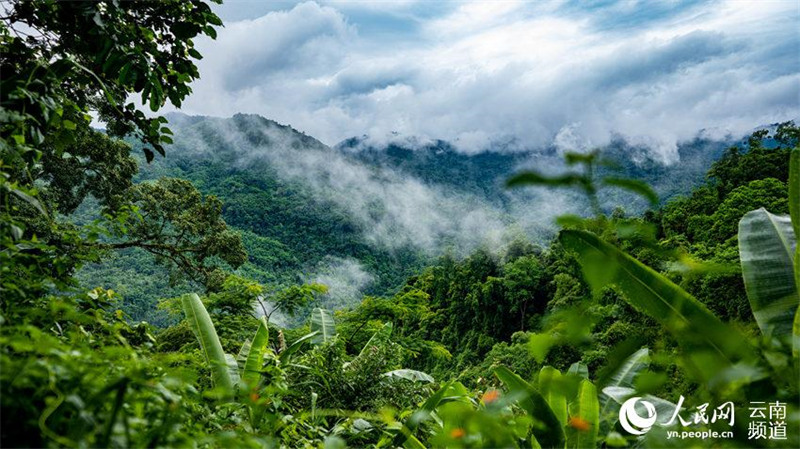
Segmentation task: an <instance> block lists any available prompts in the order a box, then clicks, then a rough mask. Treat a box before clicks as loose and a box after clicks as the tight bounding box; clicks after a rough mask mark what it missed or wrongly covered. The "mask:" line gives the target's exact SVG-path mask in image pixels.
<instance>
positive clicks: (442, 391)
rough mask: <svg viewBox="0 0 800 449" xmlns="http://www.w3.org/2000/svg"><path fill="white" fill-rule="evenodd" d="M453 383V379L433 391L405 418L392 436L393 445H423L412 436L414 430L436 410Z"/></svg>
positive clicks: (409, 446)
mask: <svg viewBox="0 0 800 449" xmlns="http://www.w3.org/2000/svg"><path fill="white" fill-rule="evenodd" d="M453 385H454V382H453V381H450V382H447V383H445V384H444V385H442V387H441V388H439V390H437V391H436V393H433V394H432V395H431V396H430V397H429V398H428V399H426V400H425V402H424V403H423V404H422V407H420V409H419V410H417V411H416V412H414V413H413V414H412V415H411V416H409V417H408V418H407V419H406V421H405V422H404V423H403V424H402V426H401V427H400V429H399V431H398V434H397V435H395V437H394V441H393V442H392V444H393V446H395V447H398V446H402V447H405V448H418V447H425V446H424V445H422V443H420V441H419V440H418V439H417V438H416V437H415V436H414V431H415V430H416V429H417V427H419V425H420V424H421V423H422V422H423V421H426V420H427V419H428V418H429V417H430V416H431V413H433V411H434V410H436V407H438V406H439V404H440V403H441V402H442V400H443V399H444V398H445V395H446V394H447V393H448V392H449V391H450V389H451V387H453Z"/></svg>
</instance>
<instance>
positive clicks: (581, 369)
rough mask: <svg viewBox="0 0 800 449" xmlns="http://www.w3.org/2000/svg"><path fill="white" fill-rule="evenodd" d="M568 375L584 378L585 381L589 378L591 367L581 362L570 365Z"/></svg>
mask: <svg viewBox="0 0 800 449" xmlns="http://www.w3.org/2000/svg"><path fill="white" fill-rule="evenodd" d="M567 374H572V375H573V376H578V377H582V378H584V379H588V378H589V367H588V366H586V364H584V363H581V362H575V363H573V364H572V365H570V367H569V369H568V370H567Z"/></svg>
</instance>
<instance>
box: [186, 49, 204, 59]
mask: <svg viewBox="0 0 800 449" xmlns="http://www.w3.org/2000/svg"><path fill="white" fill-rule="evenodd" d="M189 56H191V57H193V58H194V59H203V55H201V54H200V52H199V51H197V50H195V49H194V48H190V49H189Z"/></svg>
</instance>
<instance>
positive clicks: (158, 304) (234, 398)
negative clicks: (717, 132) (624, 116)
mask: <svg viewBox="0 0 800 449" xmlns="http://www.w3.org/2000/svg"><path fill="white" fill-rule="evenodd" d="M100 5H102V6H100ZM9 8H10V9H8V10H7V14H9V15H10V16H9V17H7V18H3V19H2V22H0V42H1V45H2V48H1V49H0V50H2V51H0V54H2V58H0V64H2V65H1V66H0V70H1V71H2V73H3V79H2V86H1V87H2V88H0V104H1V105H2V114H0V192H2V194H0V215H2V220H0V368H1V369H0V407H2V410H1V412H2V413H0V445H2V446H3V447H204V448H206V447H207V448H216V447H235V448H244V447H287V448H288V447H291V448H294V447H326V448H341V447H404V448H414V449H417V448H424V447H487V448H497V447H517V448H534V447H541V448H566V447H569V448H596V447H671V446H682V443H683V442H682V441H680V440H675V439H670V438H669V437H668V435H667V432H672V431H683V430H691V431H705V432H708V439H707V440H706V441H709V442H710V444H711V445H713V446H714V447H752V446H754V445H758V446H760V447H787V448H788V447H800V433H797V432H794V431H793V430H792V429H797V428H798V427H800V408H799V407H798V404H800V383H799V382H798V379H800V313H799V312H798V310H799V309H800V308H799V307H798V304H799V303H800V294H798V286H800V247H799V246H798V245H797V239H796V236H797V235H798V234H800V148H799V147H798V141H799V139H800V129H798V127H797V126H795V125H794V124H793V123H784V124H781V125H777V126H775V127H773V128H772V130H771V131H759V132H757V133H755V134H753V136H752V137H751V138H750V139H748V140H747V141H746V142H745V143H744V145H742V146H732V147H730V148H729V149H728V150H727V151H726V152H724V154H723V155H722V157H721V158H719V160H717V161H716V162H713V163H710V164H709V165H708V167H707V168H704V170H707V173H706V177H705V178H704V179H703V180H702V181H701V182H700V183H699V185H697V186H696V187H694V188H693V189H688V190H686V191H684V192H683V194H681V195H677V196H675V197H673V198H671V199H669V200H667V201H663V200H662V199H661V198H660V197H659V194H658V191H656V190H654V189H653V188H652V187H651V186H650V185H648V182H645V181H642V180H641V179H631V178H630V177H628V175H629V173H628V174H626V172H625V170H626V168H625V167H626V166H627V170H633V169H634V168H635V167H638V169H640V170H643V171H644V172H649V171H653V172H660V173H662V174H664V173H670V172H669V170H670V169H667V168H658V167H657V166H650V168H647V167H648V165H647V164H645V165H636V164H633V165H628V164H627V163H623V167H622V172H620V171H614V170H611V169H610V168H609V163H608V161H607V159H608V156H609V155H610V154H612V155H613V154H614V152H613V151H611V152H610V153H609V151H606V152H603V151H595V152H581V153H575V152H566V153H564V154H563V163H561V164H560V165H559V166H558V168H559V170H557V171H552V170H549V168H551V167H550V166H549V165H546V166H544V165H539V166H536V164H532V165H527V166H526V165H525V164H520V165H514V166H513V173H506V170H507V167H506V166H504V165H503V164H505V162H503V163H501V161H506V160H508V159H509V158H512V159H513V158H515V157H517V156H513V157H512V156H508V155H502V154H498V155H484V156H466V155H458V154H455V153H452V152H448V151H444V152H439V151H438V150H439V149H441V148H439V149H436V148H427V149H422V152H421V153H417V152H413V153H412V152H408V151H405V150H401V149H397V148H395V149H390V150H388V151H387V152H385V153H380V154H371V153H369V151H371V150H365V151H367V153H359V152H355V153H353V151H352V150H353V149H352V148H351V149H350V150H347V149H345V148H338V149H331V148H328V147H325V146H324V145H321V144H320V143H319V142H317V141H315V140H313V139H312V138H310V137H308V136H303V135H301V134H298V133H295V132H293V131H291V130H289V129H288V128H286V127H281V126H279V125H277V124H275V123H273V122H268V121H266V120H265V119H262V118H260V117H255V116H242V115H239V116H236V117H234V118H232V119H206V118H191V117H173V119H172V121H171V122H170V121H169V120H167V119H166V118H162V117H154V118H153V117H148V116H146V115H145V114H143V113H142V112H141V111H139V110H137V108H136V105H135V104H134V103H132V102H131V101H130V98H131V96H132V95H135V96H136V97H137V98H140V100H141V104H142V105H143V106H144V107H149V108H150V109H151V110H152V111H153V112H157V111H158V110H160V109H161V108H162V107H163V106H164V105H165V103H166V102H167V101H169V102H170V103H171V104H173V105H174V106H176V107H180V105H181V102H182V101H183V100H184V99H185V98H186V97H187V96H188V95H189V94H190V92H191V88H190V84H191V83H192V81H193V80H195V79H197V77H198V76H199V73H198V70H197V67H196V66H195V64H194V61H195V60H197V59H199V58H201V57H202V55H200V53H199V52H198V51H197V50H196V49H195V47H194V42H193V39H195V38H197V37H202V36H208V37H211V38H214V37H215V36H216V29H215V27H218V26H220V25H221V20H220V19H219V18H218V17H217V16H216V15H215V14H214V13H213V12H212V10H211V8H210V7H209V6H208V5H207V4H206V3H205V2H202V1H199V0H196V1H178V0H164V1H160V2H111V3H102V4H99V3H89V2H50V1H45V0H36V1H27V2H15V3H13V4H12V5H11V6H9ZM14 23H22V24H26V26H27V27H29V28H30V29H33V30H37V31H38V32H40V33H41V35H40V36H39V37H38V38H31V37H30V36H28V35H26V34H20V33H19V32H18V30H16V29H14V28H13V26H12V24H14ZM26 29H27V28H26ZM90 113H94V114H97V116H98V117H99V118H100V119H101V120H102V121H104V122H105V123H106V124H107V128H106V132H100V131H97V130H95V129H93V128H92V127H91V126H90V125H91V123H92V120H93V118H92V115H91V114H90ZM171 127H172V128H175V129H176V130H180V131H181V132H175V131H173V130H172V129H171ZM189 128H191V132H185V131H186V130H188V129H189ZM437 145H440V144H437ZM617 150H620V148H619V147H618V148H617ZM157 154H160V155H162V156H163V155H165V154H167V155H172V154H175V155H176V157H174V158H172V157H171V156H170V157H168V158H167V162H166V163H152V161H153V160H154V159H155V158H156V155H157ZM551 156H552V157H556V156H555V155H551ZM142 157H143V158H144V160H142ZM418 157H421V158H428V157H430V158H432V159H433V160H434V161H433V162H431V163H430V165H429V164H428V163H418V162H415V160H416V158H418ZM707 157H708V158H709V159H706V158H707ZM370 158H374V160H373V161H372V162H369V160H368V159H370ZM392 158H396V159H397V160H392ZM438 158H446V159H451V160H452V161H453V162H452V164H451V165H452V166H454V167H461V168H459V170H462V169H463V170H464V177H465V178H466V179H467V180H466V181H463V182H462V180H452V179H450V178H452V177H453V176H459V173H461V172H460V171H459V172H458V173H455V172H454V173H448V174H447V176H445V177H441V176H439V175H436V174H435V173H434V172H435V171H436V170H435V166H436V164H438V163H439V162H436V161H437V160H438ZM487 159H494V160H496V161H500V162H498V165H496V166H494V167H495V168H491V167H492V164H490V163H489V162H488V161H487ZM710 159H712V158H711V157H710V156H709V155H696V156H695V157H694V159H693V158H692V157H689V158H688V159H687V160H696V161H703V160H710ZM354 161H355V162H354ZM403 161H405V162H403ZM473 162H475V163H478V162H480V163H481V164H487V167H490V168H487V171H491V170H495V169H496V170H497V173H496V178H495V181H492V182H488V181H486V180H485V179H483V178H482V177H483V176H486V175H487V173H482V172H481V171H479V170H475V171H474V172H471V171H470V170H468V169H467V168H466V167H467V166H468V165H469V164H471V163H473ZM151 164H152V165H151ZM464 164H466V165H464ZM140 167H141V171H139V169H140ZM392 167H398V168H392ZM642 167H645V168H642ZM688 168H692V169H694V168H695V167H687V171H686V172H687V173H689V174H687V175H686V176H688V177H690V178H691V177H693V175H691V170H688ZM672 170H680V167H677V168H674V169H672ZM425 173H428V174H427V175H426V174H425ZM469 173H472V175H470V174H469ZM673 173H674V172H673ZM410 174H414V176H410ZM437 176H438V177H437ZM470 176H472V180H471V181H470V180H469V177H470ZM492 176H495V175H492ZM488 178H491V176H488ZM481 179H483V180H481ZM645 179H647V178H645ZM675 179H676V180H678V179H686V178H679V177H678V176H677V175H675ZM660 182H666V181H665V180H663V179H662V180H661V181H656V182H654V184H656V185H657V186H658V185H659V183H660ZM462 185H463V188H460V187H459V186H462ZM332 187H337V188H332ZM508 191H511V192H513V193H508V194H507V193H506V192H508ZM562 191H565V192H566V193H563V194H562V193H560V192H562ZM415 192H416V193H417V194H416V195H409V194H410V193H415ZM481 192H483V193H481ZM517 192H519V193H517ZM542 192H546V193H542ZM672 193H676V191H673V192H672ZM481 195H484V197H481ZM667 196H669V194H668V195H667ZM634 197H635V198H636V199H637V201H638V202H633V200H631V198H634ZM498 198H499V199H498ZM554 198H559V199H562V200H570V201H572V202H571V206H572V207H563V206H562V204H564V203H547V202H545V201H543V199H551V200H552V199H554ZM577 198H580V202H578V201H577V200H576V199H577ZM621 198H627V199H628V200H626V201H625V204H626V205H628V206H630V205H633V206H635V207H628V208H627V210H625V209H622V208H614V207H613V204H614V202H615V201H616V200H619V199H621ZM415 199H417V200H424V201H422V202H419V203H415V202H414V201H412V200H415ZM498 203H499V204H498ZM509 204H513V206H509ZM523 204H526V207H525V208H523V209H517V206H521V205H523ZM403 205H405V206H404V207H400V206H403ZM575 209H577V210H575ZM412 210H413V211H416V212H417V213H416V214H409V213H408V212H409V211H412ZM520 210H526V211H527V213H525V214H516V213H515V211H520ZM437 211H438V213H437ZM545 212H547V213H545ZM576 212H580V215H578V214H576ZM536 216H539V217H540V218H541V217H546V221H547V222H549V221H550V219H553V218H555V219H556V225H557V229H552V228H551V230H550V231H547V230H544V231H542V232H539V233H537V232H529V231H532V228H525V227H523V228H522V231H521V232H511V233H509V235H507V236H505V237H507V238H505V239H498V241H499V242H502V243H503V245H502V248H503V249H502V251H497V250H496V247H493V246H489V245H487V244H486V243H485V241H484V240H483V239H478V240H477V241H476V240H474V239H473V238H472V237H474V234H475V233H476V232H477V231H478V230H481V229H485V228H484V227H482V226H483V225H488V226H497V225H514V224H517V222H524V221H525V220H526V219H529V218H531V217H536ZM541 223H543V221H537V222H536V223H534V225H535V226H534V227H536V226H539V225H541ZM549 226H553V225H549ZM511 230H513V227H511ZM497 246H500V245H497ZM459 250H460V251H459ZM320 266H322V268H326V267H327V268H328V269H329V270H333V271H335V270H336V269H338V270H340V272H343V271H347V270H350V271H349V272H350V274H351V276H350V278H349V279H350V281H351V283H360V285H361V284H363V285H361V286H359V288H356V289H355V290H354V291H351V295H355V301H354V300H353V298H352V297H351V298H349V299H348V298H346V297H343V296H340V297H339V299H342V302H341V303H336V302H335V301H336V300H337V299H336V298H334V297H333V293H334V291H333V288H334V287H336V285H335V283H334V282H330V281H331V280H335V279H336V278H337V276H334V275H332V274H331V272H330V271H329V272H327V273H326V272H325V271H324V270H320ZM363 267H367V268H368V269H369V272H368V274H369V273H372V276H375V280H374V284H370V282H371V279H370V277H369V275H365V274H364V272H366V270H365V269H364V268H363ZM81 270H84V271H81ZM311 270H319V271H318V272H315V273H311V272H310V271H311ZM326 276H327V279H328V282H327V284H330V285H326V283H325V282H323V281H325V280H326ZM339 278H341V276H339ZM98 282H101V283H102V284H104V285H102V286H99V287H95V286H94V285H92V286H91V287H87V284H90V285H91V284H92V283H95V284H96V283H98ZM111 285H114V286H117V285H119V286H120V287H117V289H118V290H119V291H115V290H114V289H112V288H110V287H109V286H111ZM362 287H363V288H362ZM361 290H363V291H364V292H366V294H363V292H361ZM126 296H127V297H126ZM154 296H155V297H154ZM156 297H157V300H156ZM326 306H337V307H339V308H338V310H332V307H330V308H329V307H326ZM279 317H281V318H282V319H284V320H288V319H289V318H292V317H295V318H294V319H295V320H296V322H295V323H294V324H298V323H299V324H298V325H287V324H286V322H285V321H283V322H281V321H280V320H279ZM287 317H288V318H287ZM142 319H147V320H151V321H152V322H143V321H141V320H142ZM289 324H292V323H289ZM634 398H639V399H641V400H643V401H646V402H641V403H638V402H637V401H638V400H639V399H634ZM631 400H632V401H633V402H632V403H631V402H629V401H631ZM766 401H769V402H770V403H773V404H775V406H776V407H777V406H778V405H781V404H782V406H781V407H785V416H783V417H782V418H778V419H781V420H782V421H776V422H775V423H771V424H770V425H771V426H772V427H781V426H785V430H786V433H785V435H784V436H785V438H771V439H766V438H763V439H754V438H753V435H754V434H752V433H750V431H751V430H752V429H750V428H749V426H748V424H749V423H750V422H751V421H750V417H751V416H752V415H751V414H750V410H748V407H750V406H752V404H753V403H759V402H766ZM626 403H627V404H629V405H627V406H625V405H623V404H626ZM630 404H633V405H630ZM636 404H639V405H640V406H642V408H643V409H644V408H645V407H647V404H649V407H647V408H648V409H652V413H649V414H648V416H647V419H645V418H643V416H639V415H638V414H639V413H643V411H640V410H637V409H636V408H634V407H635V405H636ZM726 404H727V405H726ZM709 406H710V407H711V408H709V409H708V410H709V411H711V410H712V409H720V408H721V410H729V411H730V413H728V415H726V416H722V415H719V414H714V415H712V416H713V417H712V418H710V419H705V420H703V419H696V418H697V417H698V416H699V415H698V414H692V413H693V412H699V411H703V410H705V409H706V408H707V407H709ZM726 407H729V408H726ZM626 408H627V411H626ZM645 411H646V410H645ZM620 412H623V413H620ZM632 415H637V417H638V419H635V420H630V419H628V418H629V417H630V416H632ZM670 416H673V417H674V418H675V419H673V421H672V422H670V421H669V417H670ZM621 417H622V418H621ZM650 418H652V421H648V419H650ZM623 420H624V421H623ZM628 421H630V422H628ZM631 425H633V427H631ZM712 431H713V432H718V431H719V432H733V433H732V435H731V436H724V435H723V436H720V437H717V436H713V435H714V434H712ZM717 435H719V434H717ZM773 436H775V435H773Z"/></svg>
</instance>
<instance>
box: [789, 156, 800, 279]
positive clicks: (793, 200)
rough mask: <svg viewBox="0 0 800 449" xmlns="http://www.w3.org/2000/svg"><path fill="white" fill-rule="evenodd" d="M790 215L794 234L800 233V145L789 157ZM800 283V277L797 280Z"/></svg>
mask: <svg viewBox="0 0 800 449" xmlns="http://www.w3.org/2000/svg"><path fill="white" fill-rule="evenodd" d="M789 215H790V216H791V217H792V226H793V228H794V235H795V236H798V235H800V147H795V149H794V150H792V154H791V156H790V157H789ZM797 282H798V283H800V279H798V280H797Z"/></svg>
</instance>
